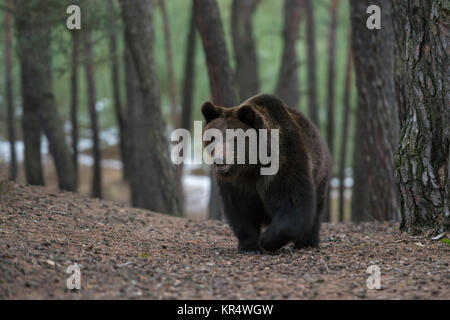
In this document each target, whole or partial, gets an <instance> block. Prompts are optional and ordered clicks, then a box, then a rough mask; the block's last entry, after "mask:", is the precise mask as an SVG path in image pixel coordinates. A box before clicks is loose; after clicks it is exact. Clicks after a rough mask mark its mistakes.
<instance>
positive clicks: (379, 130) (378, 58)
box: [350, 0, 399, 220]
mask: <svg viewBox="0 0 450 320" xmlns="http://www.w3.org/2000/svg"><path fill="white" fill-rule="evenodd" d="M371 4H376V5H378V6H379V7H380V8H381V13H382V17H381V18H382V28H381V30H369V29H368V28H366V19H367V17H368V16H367V14H366V10H367V7H368V6H369V5H371ZM350 5H351V6H350V8H351V23H352V48H353V55H354V64H355V74H356V83H357V88H358V121H360V122H362V123H363V124H364V128H363V130H364V132H363V133H362V132H357V139H361V138H360V137H358V136H359V135H362V137H363V139H361V140H362V141H357V143H356V144H355V152H358V153H362V154H363V155H364V158H365V160H364V161H365V165H364V166H361V167H360V169H363V171H357V170H355V172H354V175H355V185H354V190H358V189H359V188H360V186H359V185H358V184H357V182H360V181H362V180H363V179H365V180H367V191H366V192H367V197H368V198H367V201H368V202H367V206H366V207H365V208H358V210H364V212H366V213H367V214H368V215H369V216H371V217H372V218H374V219H376V220H398V219H399V205H398V192H397V188H396V185H395V177H394V175H395V169H394V163H393V157H394V153H395V148H396V146H397V143H398V131H399V122H398V113H397V106H396V99H395V92H394V83H393V30H392V25H391V23H390V21H391V19H390V6H389V2H388V1H387V0H377V1H374V0H364V1H362V0H352V1H351V2H350ZM361 143H362V145H361ZM355 169H356V168H355ZM363 183H364V184H365V183H366V182H363ZM361 189H362V187H361ZM358 192H359V191H358ZM353 198H354V201H360V199H358V198H356V195H355V196H354V197H353ZM363 199H364V198H363ZM353 209H355V206H354V208H353ZM357 214H362V212H360V213H357Z"/></svg>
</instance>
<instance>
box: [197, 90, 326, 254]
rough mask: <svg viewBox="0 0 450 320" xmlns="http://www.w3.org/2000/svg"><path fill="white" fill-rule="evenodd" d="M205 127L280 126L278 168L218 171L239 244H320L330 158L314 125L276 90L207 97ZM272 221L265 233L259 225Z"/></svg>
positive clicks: (267, 246) (254, 246) (245, 247)
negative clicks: (233, 103)
mask: <svg viewBox="0 0 450 320" xmlns="http://www.w3.org/2000/svg"><path fill="white" fill-rule="evenodd" d="M202 113H203V114H204V116H205V118H206V120H207V123H206V125H205V130H206V129H209V128H217V129H219V130H221V131H222V132H223V133H224V132H225V129H237V128H242V129H243V130H246V129H248V128H254V129H263V128H264V129H269V132H270V129H279V130H280V131H279V137H280V144H279V155H280V158H279V159H280V163H279V171H278V173H277V174H275V175H273V176H262V175H260V171H259V168H260V165H258V164H256V165H250V164H244V165H239V164H234V165H232V167H231V169H230V170H229V172H226V173H224V174H222V173H219V172H216V176H217V181H218V183H219V187H220V190H221V195H222V198H223V201H224V207H225V214H226V217H227V218H228V220H229V222H230V224H231V226H232V228H233V231H234V233H235V234H236V236H237V238H238V240H239V249H240V250H244V251H246V250H258V249H259V248H261V249H264V250H269V251H274V250H277V249H279V248H281V247H282V246H284V245H285V244H287V243H288V242H290V241H293V242H294V245H295V247H296V248H302V247H308V246H317V245H318V243H319V229H320V214H321V211H322V209H323V206H324V202H325V195H326V190H327V186H328V180H329V177H330V171H331V158H330V154H329V151H328V147H327V145H326V143H325V141H324V140H323V139H322V138H321V137H320V134H319V131H318V129H317V128H316V126H315V125H314V124H313V123H312V122H311V121H310V120H309V119H308V118H306V117H305V116H304V115H303V114H302V113H300V112H298V111H296V110H294V109H292V108H289V107H287V106H286V105H285V104H284V103H283V102H282V101H281V100H280V99H279V98H277V97H275V96H272V95H258V96H255V97H253V98H250V99H249V100H247V101H245V102H244V103H242V104H241V105H239V106H237V107H233V108H222V107H218V106H214V105H213V104H211V103H209V102H207V103H205V104H204V106H203V107H202ZM264 224H269V227H268V228H267V230H266V231H264V232H263V233H262V234H261V227H262V226H263V225H264Z"/></svg>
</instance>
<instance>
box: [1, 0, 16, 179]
mask: <svg viewBox="0 0 450 320" xmlns="http://www.w3.org/2000/svg"><path fill="white" fill-rule="evenodd" d="M5 6H6V7H7V8H11V5H10V0H6V1H5ZM4 28H5V38H4V52H5V91H6V94H5V95H6V107H7V113H8V139H9V146H10V149H9V150H10V152H9V154H10V159H9V179H11V180H12V181H15V180H16V178H17V155H16V145H15V143H16V133H15V115H14V102H13V91H12V90H13V79H12V75H11V74H12V71H11V70H12V62H11V13H10V11H9V9H7V10H4Z"/></svg>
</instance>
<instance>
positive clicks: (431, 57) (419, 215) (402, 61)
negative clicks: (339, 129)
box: [391, 0, 450, 234]
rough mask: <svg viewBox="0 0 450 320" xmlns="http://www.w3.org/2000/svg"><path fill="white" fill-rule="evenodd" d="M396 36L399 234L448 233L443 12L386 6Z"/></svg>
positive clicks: (406, 2) (423, 6)
mask: <svg viewBox="0 0 450 320" xmlns="http://www.w3.org/2000/svg"><path fill="white" fill-rule="evenodd" d="M391 3H392V6H393V8H394V12H395V13H396V14H395V16H393V22H394V28H395V33H396V40H397V41H396V54H397V55H396V88H397V89H399V90H402V91H400V92H398V95H399V96H400V99H399V100H398V101H399V102H400V110H401V118H404V121H402V122H401V125H402V137H401V140H400V146H399V148H398V150H397V155H396V161H395V162H396V167H397V184H398V186H399V189H400V198H401V215H402V224H401V229H402V230H405V231H408V232H411V233H413V234H418V233H429V232H431V233H435V234H436V233H441V232H444V231H450V210H449V202H450V194H449V190H450V182H449V176H450V157H449V152H450V106H449V96H450V90H449V65H450V61H449V48H448V44H449V43H450V41H449V40H450V36H449V32H448V14H449V13H448V12H449V11H448V6H447V7H445V4H444V2H443V1H438V0H431V1H421V2H417V1H410V0H399V1H391Z"/></svg>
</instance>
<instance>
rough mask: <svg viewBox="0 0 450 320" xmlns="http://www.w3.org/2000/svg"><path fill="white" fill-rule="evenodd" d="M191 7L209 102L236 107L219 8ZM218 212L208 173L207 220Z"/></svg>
mask: <svg viewBox="0 0 450 320" xmlns="http://www.w3.org/2000/svg"><path fill="white" fill-rule="evenodd" d="M194 6H195V20H196V24H197V28H198V30H199V32H200V35H201V38H202V43H203V49H204V51H205V56H206V64H207V67H208V74H209V84H210V88H211V93H212V100H213V102H214V103H215V104H217V105H221V106H224V107H232V106H234V105H236V96H235V92H234V90H233V75H232V72H231V67H230V64H229V60H228V53H227V46H226V43H225V35H224V32H223V27H222V22H221V20H220V12H219V7H218V6H217V2H216V1H215V0H194ZM222 212H223V208H222V199H221V198H220V195H219V188H218V186H217V182H216V179H215V175H214V174H211V196H210V201H209V218H210V219H217V220H218V219H220V218H221V217H222Z"/></svg>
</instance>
